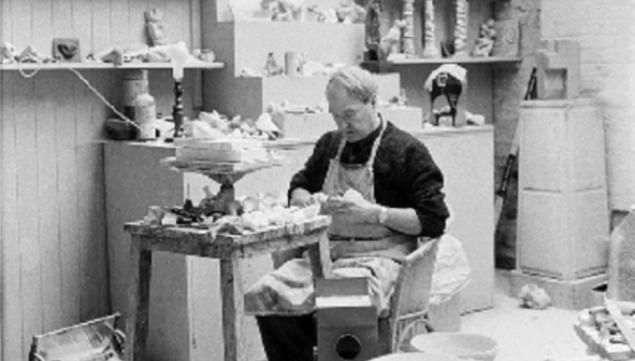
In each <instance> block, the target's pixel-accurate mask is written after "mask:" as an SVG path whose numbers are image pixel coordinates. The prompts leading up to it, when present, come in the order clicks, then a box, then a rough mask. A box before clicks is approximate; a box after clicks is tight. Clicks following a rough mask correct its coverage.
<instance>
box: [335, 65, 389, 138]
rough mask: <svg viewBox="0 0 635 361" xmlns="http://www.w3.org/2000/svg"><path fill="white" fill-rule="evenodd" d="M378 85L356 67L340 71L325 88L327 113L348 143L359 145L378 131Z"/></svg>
mask: <svg viewBox="0 0 635 361" xmlns="http://www.w3.org/2000/svg"><path fill="white" fill-rule="evenodd" d="M377 88H378V87H377V83H376V82H375V79H374V78H373V76H372V75H371V74H370V73H369V72H368V71H366V70H363V69H361V68H359V67H357V66H347V67H343V68H340V69H338V70H337V71H335V73H333V75H332V76H331V78H330V80H329V82H328V84H327V85H326V99H327V100H328V110H329V113H331V115H332V116H333V120H334V121H335V124H336V125H337V129H338V130H339V131H340V132H342V134H343V136H344V137H345V138H346V140H347V141H350V142H356V141H359V140H361V139H363V138H364V137H366V136H367V135H368V134H370V133H371V132H372V131H373V130H375V129H376V128H377V126H378V125H379V124H380V119H379V116H378V115H377V109H376V104H377Z"/></svg>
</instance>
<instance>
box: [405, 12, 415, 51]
mask: <svg viewBox="0 0 635 361" xmlns="http://www.w3.org/2000/svg"><path fill="white" fill-rule="evenodd" d="M403 19H404V20H405V21H406V27H405V28H404V31H403V53H404V54H406V57H407V58H412V57H414V55H415V41H414V37H415V25H414V0H404V3H403Z"/></svg>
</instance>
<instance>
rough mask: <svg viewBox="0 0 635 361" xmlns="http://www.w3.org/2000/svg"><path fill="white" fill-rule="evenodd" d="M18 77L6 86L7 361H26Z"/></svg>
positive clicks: (11, 75) (8, 78) (4, 322)
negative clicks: (18, 156) (19, 197)
mask: <svg viewBox="0 0 635 361" xmlns="http://www.w3.org/2000/svg"><path fill="white" fill-rule="evenodd" d="M18 77H19V76H18V75H17V74H16V73H7V72H4V73H3V82H2V84H1V85H2V89H1V90H2V97H1V99H0V101H1V102H2V121H1V123H2V124H0V125H1V126H2V142H1V143H0V146H1V147H2V154H0V156H2V177H1V178H0V181H1V182H2V193H3V194H2V201H3V202H2V205H1V206H2V214H3V218H2V220H3V225H2V251H3V254H2V267H3V272H2V273H3V277H4V278H3V284H2V298H3V299H2V301H3V302H2V307H3V311H2V314H3V319H2V331H3V332H2V336H3V339H2V343H3V348H2V349H3V350H2V351H3V354H2V359H3V360H21V359H24V358H23V357H22V356H23V353H22V351H23V348H22V311H21V310H22V300H21V295H20V274H21V266H20V258H19V255H20V242H19V237H18V218H19V217H18V212H17V205H18V165H17V160H16V154H17V150H16V148H17V144H16V129H17V125H16V120H15V118H14V113H15V109H14V104H13V101H14V90H13V89H14V88H13V84H15V82H16V81H18V80H19V79H18Z"/></svg>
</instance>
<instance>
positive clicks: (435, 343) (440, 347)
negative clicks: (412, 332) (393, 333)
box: [410, 332, 498, 361]
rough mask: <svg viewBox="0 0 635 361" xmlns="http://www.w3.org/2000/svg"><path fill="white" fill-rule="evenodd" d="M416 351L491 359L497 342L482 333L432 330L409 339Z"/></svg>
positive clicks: (484, 360)
mask: <svg viewBox="0 0 635 361" xmlns="http://www.w3.org/2000/svg"><path fill="white" fill-rule="evenodd" d="M410 346H411V347H412V349H413V350H414V351H417V352H441V353H444V354H449V355H452V356H454V357H458V358H463V359H474V360H481V361H492V360H494V358H495V357H496V353H497V352H498V343H497V342H496V341H495V340H494V339H492V338H491V337H487V336H484V335H477V334H470V333H459V332H433V333H426V334H422V335H417V336H415V337H413V338H412V340H410Z"/></svg>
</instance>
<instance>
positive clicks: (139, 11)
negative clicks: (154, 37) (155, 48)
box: [128, 0, 148, 44]
mask: <svg viewBox="0 0 635 361" xmlns="http://www.w3.org/2000/svg"><path fill="white" fill-rule="evenodd" d="M128 6H129V7H128V24H129V26H130V31H129V33H130V34H129V36H130V37H131V39H134V40H135V41H136V42H140V43H143V44H146V35H145V23H146V21H145V14H144V12H145V11H146V10H148V2H147V0H131V1H129V2H128Z"/></svg>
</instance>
